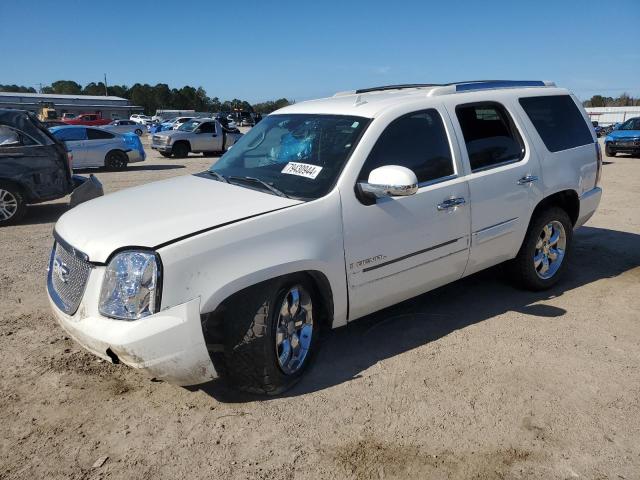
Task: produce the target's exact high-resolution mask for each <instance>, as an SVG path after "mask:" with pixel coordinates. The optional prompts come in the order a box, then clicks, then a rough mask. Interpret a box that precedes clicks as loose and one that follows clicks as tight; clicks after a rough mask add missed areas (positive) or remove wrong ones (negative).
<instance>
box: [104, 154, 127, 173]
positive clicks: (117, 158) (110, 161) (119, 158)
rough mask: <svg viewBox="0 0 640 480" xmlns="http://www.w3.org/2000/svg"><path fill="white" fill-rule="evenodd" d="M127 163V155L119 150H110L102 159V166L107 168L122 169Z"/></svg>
mask: <svg viewBox="0 0 640 480" xmlns="http://www.w3.org/2000/svg"><path fill="white" fill-rule="evenodd" d="M127 163H129V157H127V154H126V153H124V152H122V151H120V150H112V151H111V152H109V153H107V156H106V157H105V159H104V166H105V167H107V169H108V170H124V169H125V168H127Z"/></svg>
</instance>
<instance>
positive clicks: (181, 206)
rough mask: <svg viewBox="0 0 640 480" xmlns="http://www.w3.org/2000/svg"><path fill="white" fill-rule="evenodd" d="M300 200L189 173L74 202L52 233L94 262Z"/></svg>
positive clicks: (103, 260) (295, 203)
mask: <svg viewBox="0 0 640 480" xmlns="http://www.w3.org/2000/svg"><path fill="white" fill-rule="evenodd" d="M299 203H302V202H301V201H299V200H293V199H289V198H284V197H278V196H276V195H271V194H269V193H263V192H260V191H258V190H252V189H249V188H245V187H240V186H237V185H230V184H228V183H222V182H219V181H217V180H214V179H209V178H205V177H199V176H194V175H187V176H184V177H175V178H171V179H168V180H163V181H160V182H154V183H149V184H146V185H141V186H139V187H134V188H129V189H126V190H121V191H119V192H116V193H112V194H109V195H106V196H104V197H100V198H96V199H95V200H91V201H89V202H86V203H83V204H81V205H78V206H77V207H75V208H74V209H73V210H70V211H69V212H67V213H65V214H64V215H63V216H62V217H60V219H59V220H58V223H56V227H55V230H56V233H57V234H58V235H59V236H60V237H61V238H62V239H63V240H65V241H66V242H68V243H69V244H70V245H71V246H73V247H74V248H76V249H78V250H80V251H82V252H84V253H85V254H87V255H88V256H89V260H91V261H92V262H99V263H104V262H106V261H107V259H108V258H109V255H111V253H113V251H114V250H116V249H119V248H122V247H129V246H136V247H148V248H155V247H158V246H160V245H162V244H165V243H167V242H171V241H172V240H176V239H179V238H181V237H184V236H189V235H192V234H195V233H197V232H202V231H206V230H209V229H214V228H216V227H217V226H221V225H225V224H229V223H233V222H235V221H239V220H243V219H247V218H249V217H254V216H257V215H261V214H264V213H268V212H271V211H274V210H278V209H281V208H285V207H290V206H293V205H297V204H299Z"/></svg>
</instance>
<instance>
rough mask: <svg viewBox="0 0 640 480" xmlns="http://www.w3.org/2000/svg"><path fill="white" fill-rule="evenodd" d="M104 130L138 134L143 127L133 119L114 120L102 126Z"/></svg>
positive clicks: (142, 131) (143, 129)
mask: <svg viewBox="0 0 640 480" xmlns="http://www.w3.org/2000/svg"><path fill="white" fill-rule="evenodd" d="M102 128H103V129H104V130H108V131H110V132H116V133H135V134H136V135H138V136H140V135H142V134H143V133H144V131H145V128H144V127H143V126H142V125H140V124H139V123H136V122H134V121H133V120H114V121H113V122H111V123H110V124H109V125H105V126H104V127H102Z"/></svg>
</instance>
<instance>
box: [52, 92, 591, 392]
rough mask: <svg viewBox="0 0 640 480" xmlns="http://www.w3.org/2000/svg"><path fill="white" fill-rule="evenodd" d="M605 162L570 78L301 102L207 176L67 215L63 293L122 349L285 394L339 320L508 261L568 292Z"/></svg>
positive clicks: (96, 334)
mask: <svg viewBox="0 0 640 480" xmlns="http://www.w3.org/2000/svg"><path fill="white" fill-rule="evenodd" d="M600 171H601V159H600V156H599V148H598V144H597V142H596V137H595V135H594V133H593V129H592V128H591V125H590V124H589V119H588V117H587V115H586V112H585V111H584V109H583V108H582V106H581V105H580V102H579V101H578V100H577V99H576V98H575V97H574V96H573V95H572V94H570V93H569V92H568V91H567V90H565V89H561V88H556V87H555V85H554V84H552V83H546V82H538V81H534V82H520V81H516V82H510V81H505V82H468V83H461V84H449V85H437V86H436V85H409V86H391V87H381V88H373V89H363V90H356V91H354V92H347V93H342V94H337V95H336V96H334V97H333V98H327V99H322V100H315V101H309V102H302V103H296V104H295V105H291V106H288V107H286V108H283V109H281V110H278V111H276V112H275V113H273V114H272V115H269V116H267V117H265V118H264V119H263V120H262V121H261V122H260V123H258V124H257V125H256V126H255V127H254V128H253V129H251V131H249V132H248V133H247V134H246V135H244V136H243V137H242V138H241V139H240V140H239V141H238V143H237V144H236V145H235V146H234V147H233V148H232V149H231V150H229V151H228V152H226V153H225V154H224V156H223V157H222V158H221V159H220V160H218V161H217V162H216V163H215V164H214V165H213V166H212V167H211V168H210V169H208V170H207V171H204V172H202V173H200V174H196V175H190V176H183V177H178V178H172V179H169V180H165V181H161V182H158V183H152V184H147V185H143V186H140V187H136V188H134V189H130V190H123V191H120V192H117V193H114V194H112V195H109V196H107V197H104V198H101V199H97V200H94V201H92V202H89V203H87V204H85V205H82V206H80V207H79V208H77V209H75V210H74V211H72V212H69V213H66V214H65V215H64V216H62V218H60V220H59V221H58V223H57V225H56V227H55V243H54V246H53V250H52V254H51V264H50V265H51V266H50V269H49V276H48V285H49V286H48V288H49V294H50V297H51V303H52V307H53V311H54V312H55V315H56V317H57V319H58V321H59V322H60V324H61V325H62V326H63V327H64V329H65V330H67V332H69V334H70V335H71V336H73V337H74V338H75V339H76V340H77V341H78V342H79V343H80V344H82V345H83V346H84V347H86V348H87V349H88V350H90V351H91V352H93V353H94V354H96V355H98V356H100V357H102V358H104V359H107V360H110V361H113V362H118V361H120V362H122V363H125V364H127V365H130V366H132V367H136V368H142V369H145V370H146V371H148V372H149V373H150V374H151V375H153V376H155V377H158V378H163V379H166V380H168V381H170V382H174V383H177V384H181V385H189V384H196V383H200V382H205V381H208V380H211V379H213V378H215V377H217V376H223V377H225V378H227V379H228V380H229V381H230V382H231V383H232V384H234V385H235V386H236V387H238V388H241V389H244V390H248V391H252V392H261V393H266V394H277V393H278V392H282V391H283V390H285V389H287V388H289V387H290V386H291V385H293V384H294V383H295V382H296V381H297V380H298V379H299V378H300V376H301V375H302V374H303V372H304V371H305V369H306V368H307V367H308V365H309V363H310V362H311V360H312V358H313V353H314V352H315V351H316V350H317V349H318V347H319V343H318V340H319V332H320V328H321V327H322V326H328V327H333V328H335V327H339V326H342V325H345V324H346V323H347V322H350V321H353V320H355V319H357V318H360V317H362V316H364V315H367V314H369V313H371V312H374V311H376V310H379V309H382V308H384V307H387V306H389V305H392V304H395V303H397V302H401V301H403V300H405V299H408V298H410V297H413V296H415V295H418V294H421V293H423V292H426V291H428V290H431V289H434V288H437V287H439V286H441V285H444V284H446V283H449V282H453V281H456V280H458V279H460V278H462V277H465V276H468V275H471V274H473V273H475V272H477V271H479V270H482V269H485V268H488V267H491V266H493V265H496V264H498V263H501V262H508V267H509V270H510V271H511V273H512V276H513V278H514V280H515V281H516V282H517V284H519V285H521V286H523V287H526V288H529V289H533V290H541V289H546V288H549V287H551V286H552V285H554V284H555V283H556V282H557V281H558V280H559V279H560V278H561V276H562V275H563V274H564V273H565V271H566V269H567V259H568V257H569V256H570V255H571V254H572V251H573V246H572V239H573V231H574V229H576V228H578V227H580V226H581V225H582V224H584V223H585V222H586V221H587V220H588V219H589V218H590V217H591V216H592V215H593V213H594V212H595V210H596V208H597V206H598V204H599V201H600V196H601V189H600V187H599V186H598V182H599V177H600ZM150 206H152V207H151V208H150ZM114 216H117V218H118V228H116V229H114V228H113V224H112V222H109V221H105V219H109V218H113V217H114ZM88 232H89V233H88ZM585 260H586V259H585Z"/></svg>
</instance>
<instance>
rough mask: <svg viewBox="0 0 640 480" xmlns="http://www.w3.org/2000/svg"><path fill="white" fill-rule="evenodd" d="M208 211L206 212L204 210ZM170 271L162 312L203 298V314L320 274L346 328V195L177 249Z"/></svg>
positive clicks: (168, 250)
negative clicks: (293, 277)
mask: <svg viewBox="0 0 640 480" xmlns="http://www.w3.org/2000/svg"><path fill="white" fill-rule="evenodd" d="M201 208H203V207H201ZM158 253H159V254H160V256H161V258H162V263H163V265H164V281H163V292H162V308H169V307H171V306H173V305H178V304H181V303H184V302H185V301H188V300H189V299H191V298H195V297H200V298H201V313H208V312H211V311H213V310H215V309H216V307H217V306H218V305H219V304H220V303H222V301H224V300H225V299H226V298H228V297H229V296H230V295H232V294H234V293H236V292H238V291H239V290H242V289H244V288H246V287H249V286H251V285H254V284H256V283H260V282H262V281H265V280H269V279H271V278H274V277H278V276H281V275H286V274H290V273H296V272H304V271H311V272H319V273H320V274H322V275H323V276H324V277H326V279H327V281H328V283H329V286H330V289H331V291H332V294H333V299H332V300H333V306H334V309H333V319H334V322H333V324H334V326H340V325H343V324H345V323H346V319H347V285H346V275H345V265H344V247H343V238H342V221H341V215H340V195H339V193H338V191H337V190H335V191H334V192H332V193H330V194H329V195H327V196H325V197H323V198H321V199H318V200H314V201H311V202H307V203H301V204H298V205H294V206H291V207H288V208H284V209H281V210H277V211H274V212H270V213H266V214H263V215H259V216H257V217H253V218H250V219H246V220H242V221H239V222H237V223H233V224H229V225H225V226H222V227H220V228H217V229H214V230H211V231H208V232H205V233H203V234H201V235H197V236H195V237H190V238H187V239H185V240H182V241H179V242H176V243H172V244H170V245H167V246H164V247H163V248H161V249H160V250H159V251H158Z"/></svg>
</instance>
